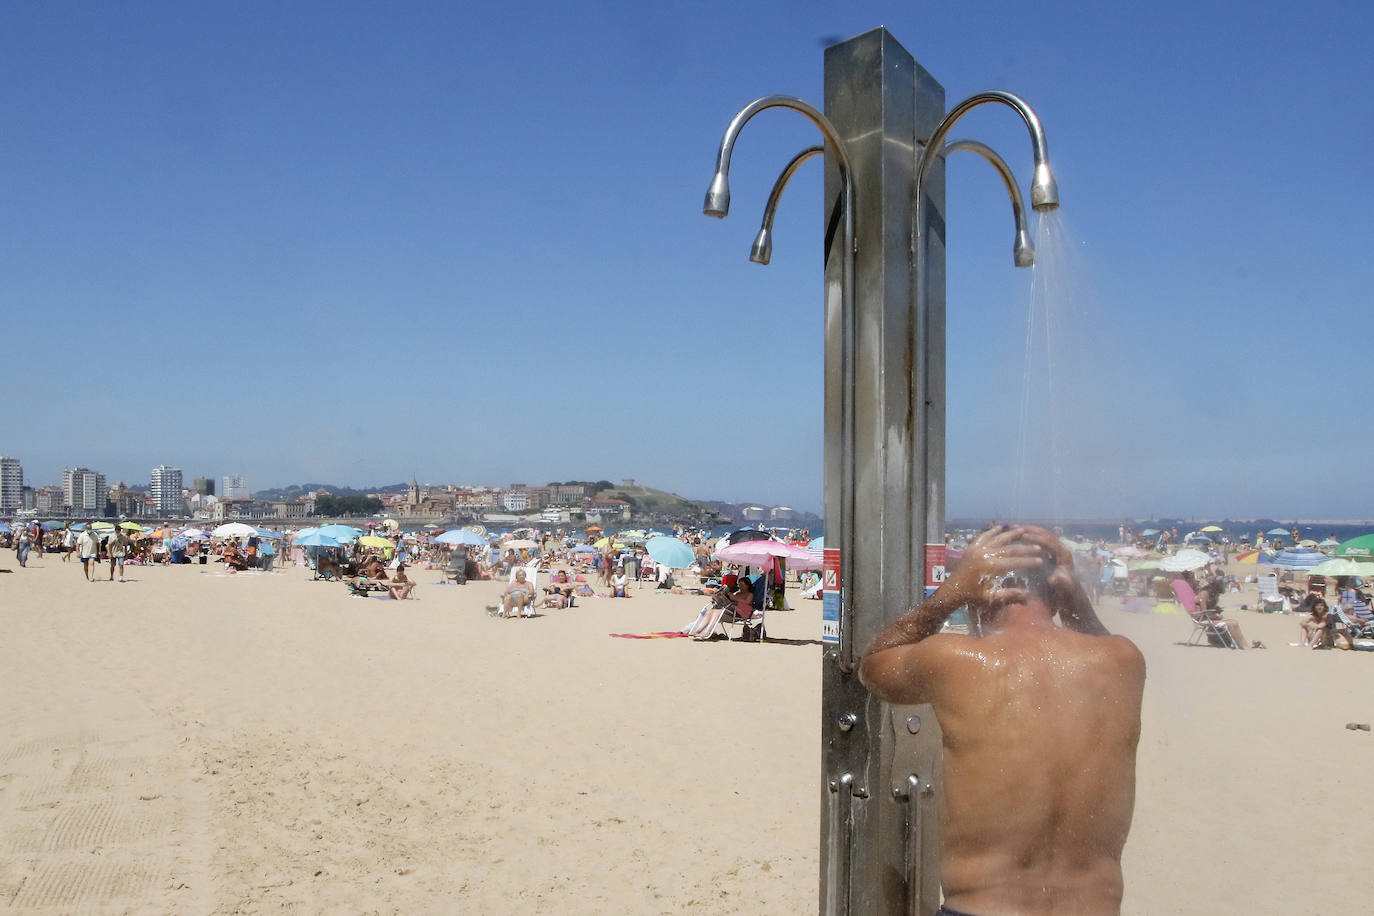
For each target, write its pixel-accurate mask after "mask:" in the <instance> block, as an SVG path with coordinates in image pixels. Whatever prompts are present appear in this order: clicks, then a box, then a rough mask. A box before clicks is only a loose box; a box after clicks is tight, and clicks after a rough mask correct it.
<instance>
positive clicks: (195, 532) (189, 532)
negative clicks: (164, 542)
mask: <svg viewBox="0 0 1374 916" xmlns="http://www.w3.org/2000/svg"><path fill="white" fill-rule="evenodd" d="M178 533H179V534H184V535H186V536H187V537H188V538H190V539H191V540H193V541H203V540H205V539H206V538H208V537H209V536H210V532H208V531H206V530H205V529H204V528H183V529H181V531H180V532H178Z"/></svg>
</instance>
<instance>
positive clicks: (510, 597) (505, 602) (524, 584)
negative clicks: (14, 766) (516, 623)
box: [501, 569, 534, 617]
mask: <svg viewBox="0 0 1374 916" xmlns="http://www.w3.org/2000/svg"><path fill="white" fill-rule="evenodd" d="M501 604H502V606H503V608H504V613H502V615H501V616H502V617H519V616H520V608H522V607H523V608H525V609H526V616H529V617H533V616H534V611H533V607H534V586H533V585H531V584H530V583H529V582H528V581H526V579H525V571H524V570H523V569H517V570H516V571H515V581H514V582H512V583H511V584H510V585H507V586H506V590H505V592H503V593H502V597H501Z"/></svg>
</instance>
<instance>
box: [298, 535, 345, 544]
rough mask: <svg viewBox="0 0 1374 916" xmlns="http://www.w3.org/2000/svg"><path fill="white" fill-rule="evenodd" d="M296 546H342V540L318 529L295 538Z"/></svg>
mask: <svg viewBox="0 0 1374 916" xmlns="http://www.w3.org/2000/svg"><path fill="white" fill-rule="evenodd" d="M296 546H297V547H342V546H343V542H341V541H340V540H338V539H337V538H332V537H330V536H329V535H327V534H324V533H322V532H320V531H312V532H310V533H309V534H307V535H306V536H305V537H298V538H296Z"/></svg>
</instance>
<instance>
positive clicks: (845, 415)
mask: <svg viewBox="0 0 1374 916" xmlns="http://www.w3.org/2000/svg"><path fill="white" fill-rule="evenodd" d="M768 108H790V109H792V110H793V111H795V112H797V113H798V114H800V115H802V116H803V117H804V118H806V119H807V120H808V121H810V122H811V123H812V124H814V125H815V126H816V128H817V129H818V130H819V131H820V132H821V136H823V137H824V138H825V151H826V152H829V153H830V154H831V155H833V156H834V157H835V163H836V164H837V165H838V166H839V169H840V182H841V185H840V186H841V189H842V191H841V196H842V200H841V201H840V203H841V206H842V210H841V216H842V219H843V223H842V226H841V230H840V238H841V239H842V240H843V245H844V249H843V251H842V252H841V257H840V284H839V297H838V302H837V301H836V300H835V298H834V297H832V295H830V290H831V289H833V287H831V286H830V284H828V283H827V295H826V315H825V321H826V327H827V329H829V328H831V327H833V326H835V325H838V330H839V337H840V341H841V343H840V357H839V363H840V371H839V373H838V376H839V377H838V378H836V379H834V381H835V383H836V384H838V385H839V387H840V391H842V392H843V394H842V396H841V406H840V408H839V416H840V422H839V425H840V427H841V431H840V433H839V442H842V443H849V444H848V445H847V446H845V447H847V448H852V447H853V443H854V441H855V425H854V414H855V408H854V391H855V388H856V382H855V379H854V373H855V369H854V366H855V363H856V362H857V359H856V357H855V339H856V336H857V332H856V330H855V317H854V257H855V251H856V250H857V247H858V245H857V240H856V238H855V233H854V208H855V200H854V170H853V168H852V167H851V166H850V163H849V156H848V155H847V154H846V153H845V148H844V144H843V143H841V142H840V135H839V133H838V131H836V130H835V125H834V124H832V123H830V119H829V118H827V117H826V116H825V115H824V114H822V113H821V111H820V110H819V109H817V108H815V107H813V106H812V105H809V104H808V103H806V102H803V101H802V100H801V99H798V98H795V97H793V96H788V95H768V96H764V97H763V98H761V99H756V100H755V101H753V102H750V103H749V104H748V105H746V106H744V108H742V109H740V112H739V114H737V115H735V116H734V118H732V119H731V120H730V124H729V126H727V127H726V128H725V135H724V136H723V137H721V140H720V149H719V150H718V151H717V152H716V173H715V175H713V176H712V178H711V186H710V188H709V189H708V190H707V191H706V202H705V204H704V205H703V206H702V211H703V212H704V213H705V214H706V215H707V216H714V217H718V218H719V217H724V216H726V215H727V214H728V213H729V212H730V178H729V175H730V154H731V153H732V152H733V151H734V148H735V140H736V139H737V138H738V137H739V133H740V131H741V130H742V129H743V128H744V125H745V124H747V123H748V122H749V119H750V118H752V117H753V116H754V115H756V114H758V113H759V112H760V111H764V110H765V109H768ZM808 158H809V157H808ZM800 162H801V160H799V159H794V160H793V162H792V163H790V164H789V169H793V170H794V166H795V165H800ZM788 177H790V176H788ZM782 184H784V185H785V184H786V181H785V180H783V181H782ZM774 192H775V196H776V194H780V193H781V190H780V188H779V187H778V186H777V185H776V184H775V185H774ZM776 203H777V202H776V200H774V201H773V205H774V206H776ZM755 255H756V256H757V257H754V256H755ZM768 256H769V239H768V236H767V234H764V236H763V238H762V240H761V241H760V240H759V239H755V251H754V252H753V253H752V254H751V257H753V259H754V260H759V259H762V260H763V261H764V263H767V258H768ZM832 322H833V323H834V324H833V325H832ZM828 333H830V331H829V330H827V334H828ZM827 410H829V407H827ZM826 447H827V448H830V447H831V446H830V445H827V446H826ZM840 478H841V482H840V493H841V495H840V511H839V518H838V519H837V520H836V525H837V527H838V529H839V531H840V532H841V541H842V543H843V544H844V545H845V546H843V547H842V548H841V551H840V558H841V559H840V578H841V580H842V581H844V582H851V581H853V576H854V565H853V557H854V554H855V552H856V551H855V549H854V526H853V525H852V524H851V521H852V519H853V518H854V505H855V502H856V500H857V495H856V485H855V474H854V470H853V468H852V467H851V466H848V465H846V466H845V468H844V469H843V470H842V471H841V473H840ZM854 639H855V636H854V615H853V614H852V613H851V611H850V609H849V607H848V605H847V604H846V603H845V602H844V601H843V600H842V601H841V602H840V619H839V650H838V651H839V655H838V657H839V666H840V670H841V671H844V672H852V671H853V670H854V668H855V665H856V662H855V651H854Z"/></svg>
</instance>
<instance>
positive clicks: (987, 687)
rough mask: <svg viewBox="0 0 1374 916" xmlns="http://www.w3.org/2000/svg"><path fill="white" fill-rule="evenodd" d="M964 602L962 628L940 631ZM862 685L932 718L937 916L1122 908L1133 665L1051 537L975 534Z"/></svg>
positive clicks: (872, 663)
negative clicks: (937, 776)
mask: <svg viewBox="0 0 1374 916" xmlns="http://www.w3.org/2000/svg"><path fill="white" fill-rule="evenodd" d="M964 606H967V608H968V611H969V619H970V627H969V628H970V633H969V634H968V635H964V634H958V633H941V632H940V630H941V627H942V626H943V625H944V623H945V621H946V620H947V619H948V618H949V616H950V615H951V614H952V613H953V612H954V611H955V610H957V609H959V608H960V607H964ZM1056 616H1057V617H1058V622H1057V623H1056V620H1055V618H1056ZM859 677H860V679H861V680H862V681H863V683H864V685H865V686H866V687H868V689H869V691H870V692H872V693H873V695H874V696H877V697H879V698H880V699H883V700H886V701H887V702H889V703H898V704H914V703H931V704H933V705H934V707H935V714H936V716H937V717H938V718H939V720H940V727H941V729H942V731H943V734H944V793H943V797H942V803H943V809H942V811H941V825H942V831H943V840H942V846H941V850H940V880H941V884H942V890H943V893H944V900H945V904H944V906H943V907H942V908H941V910H940V912H941V913H943V914H945V916H998V914H1008V913H1018V914H1025V913H1046V914H1048V913H1066V912H1073V913H1091V914H1096V913H1118V912H1120V908H1121V898H1122V893H1123V881H1122V876H1121V851H1122V849H1123V848H1124V846H1125V844H1126V835H1127V833H1128V832H1129V831H1130V827H1131V814H1132V811H1133V809H1134V806H1135V753H1136V744H1137V742H1138V741H1139V738H1140V701H1141V694H1142V691H1143V689H1144V685H1145V660H1144V658H1143V657H1142V656H1141V654H1140V650H1138V649H1137V648H1136V647H1135V645H1134V644H1132V643H1131V642H1130V640H1127V639H1125V638H1124V637H1120V636H1112V635H1110V634H1109V633H1108V632H1107V630H1106V628H1105V627H1103V626H1102V623H1101V622H1100V621H1099V620H1098V619H1097V614H1096V613H1095V612H1094V611H1093V608H1092V605H1091V604H1090V603H1089V601H1088V599H1087V596H1086V595H1085V594H1084V593H1083V590H1082V588H1081V587H1080V586H1079V584H1078V582H1077V578H1076V577H1075V576H1074V573H1073V556H1072V554H1070V553H1069V551H1068V550H1067V549H1065V548H1064V546H1063V545H1062V544H1061V543H1060V542H1059V540H1058V538H1056V537H1055V536H1054V535H1052V534H1051V533H1050V532H1048V531H1045V530H1044V529H1042V528H1035V527H1031V526H1018V527H1005V526H999V527H994V528H990V529H989V530H987V531H985V532H983V533H982V534H980V535H979V536H978V537H977V538H975V539H974V541H973V543H971V544H970V545H969V548H968V550H967V551H966V552H965V553H964V556H963V558H962V560H961V561H960V562H959V563H958V565H956V566H955V567H954V569H953V571H952V572H951V573H950V576H949V578H948V579H946V580H945V582H944V584H942V585H941V586H940V588H939V589H938V590H937V591H936V592H935V594H934V595H932V596H931V597H930V598H928V599H926V600H925V601H924V602H922V603H921V604H920V605H918V606H917V607H916V608H914V609H913V610H912V611H911V612H909V613H908V614H907V615H906V616H904V617H902V618H900V619H898V620H897V621H895V622H894V623H893V624H891V625H890V626H889V627H887V628H886V629H885V630H883V632H882V633H880V634H879V635H878V637H877V639H876V640H874V642H873V645H872V646H871V647H870V648H869V650H868V652H867V653H866V654H865V656H864V659H863V663H862V665H861V667H860V669H859Z"/></svg>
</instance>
